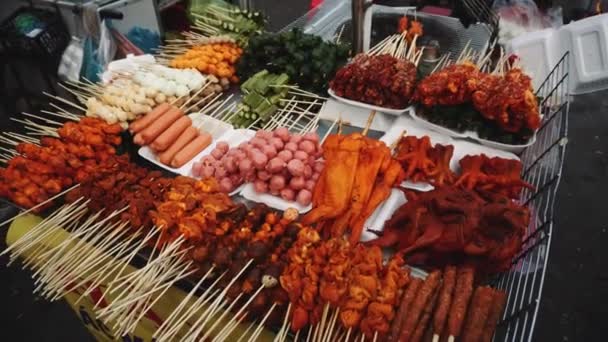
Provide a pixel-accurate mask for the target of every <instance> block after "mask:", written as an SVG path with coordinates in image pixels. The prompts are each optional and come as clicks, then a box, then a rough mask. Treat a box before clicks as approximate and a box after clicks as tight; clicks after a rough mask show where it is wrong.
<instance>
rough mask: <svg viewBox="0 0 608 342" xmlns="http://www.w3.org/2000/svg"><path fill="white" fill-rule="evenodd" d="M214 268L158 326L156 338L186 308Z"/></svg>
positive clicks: (211, 269)
mask: <svg viewBox="0 0 608 342" xmlns="http://www.w3.org/2000/svg"><path fill="white" fill-rule="evenodd" d="M213 270H214V267H211V268H210V269H209V270H208V271H207V272H206V273H205V274H204V275H203V277H202V278H201V279H200V280H199V281H198V283H196V285H195V286H194V287H193V288H192V290H191V291H190V292H189V293H188V295H187V296H186V297H185V298H184V299H183V300H182V301H181V302H180V303H179V305H178V306H177V307H176V308H175V309H174V310H173V311H171V314H169V316H168V317H167V318H166V319H165V320H164V321H163V323H162V324H161V325H160V326H159V327H158V329H156V331H155V332H154V334H153V335H152V337H154V338H156V337H158V336H159V335H160V334H161V332H162V331H163V329H164V328H165V327H166V326H168V324H170V322H172V321H173V319H175V317H177V315H178V314H179V313H180V312H181V311H182V310H183V309H184V307H185V306H186V305H187V303H188V302H189V301H190V299H191V298H192V297H193V296H194V293H195V292H196V290H197V289H198V288H199V287H200V286H201V285H202V284H203V282H204V281H205V280H206V279H207V277H209V275H210V274H211V273H212V272H213Z"/></svg>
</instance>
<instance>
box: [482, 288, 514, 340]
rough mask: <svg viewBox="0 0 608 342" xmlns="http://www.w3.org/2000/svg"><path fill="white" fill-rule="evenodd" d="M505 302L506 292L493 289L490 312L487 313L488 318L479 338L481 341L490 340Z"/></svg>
mask: <svg viewBox="0 0 608 342" xmlns="http://www.w3.org/2000/svg"><path fill="white" fill-rule="evenodd" d="M506 304H507V294H506V293H505V292H504V291H502V290H494V295H493V296H492V306H491V307H490V312H489V313H488V319H487V320H486V324H485V326H484V328H483V333H482V334H481V338H480V339H479V340H480V341H481V342H491V341H492V336H493V335H494V330H496V325H497V324H498V320H499V319H500V315H502V312H503V310H504V309H505V305H506Z"/></svg>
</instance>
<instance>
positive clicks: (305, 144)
mask: <svg viewBox="0 0 608 342" xmlns="http://www.w3.org/2000/svg"><path fill="white" fill-rule="evenodd" d="M298 147H299V148H300V150H302V151H304V152H306V153H308V154H310V155H314V154H315V152H316V151H317V147H316V146H315V144H314V143H313V142H312V141H309V140H303V141H301V142H300V144H298Z"/></svg>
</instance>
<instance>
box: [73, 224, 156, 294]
mask: <svg viewBox="0 0 608 342" xmlns="http://www.w3.org/2000/svg"><path fill="white" fill-rule="evenodd" d="M141 233H142V230H139V231H137V232H136V233H135V234H132V235H131V237H130V238H129V239H127V241H125V243H123V244H121V245H122V247H121V248H120V249H119V250H118V252H117V253H116V260H115V261H114V260H112V261H111V262H108V263H106V264H105V265H104V266H102V267H101V268H100V269H99V270H98V271H96V272H93V273H92V274H90V275H89V276H88V277H85V278H83V279H82V280H81V282H80V283H78V284H77V285H76V286H75V288H79V287H81V286H83V285H85V284H88V285H87V287H86V289H84V291H83V292H82V294H81V295H80V297H78V299H77V300H76V301H75V302H74V304H78V303H79V302H80V301H81V300H82V299H83V298H84V297H85V296H88V295H89V294H90V292H91V291H93V290H94V289H95V288H97V286H99V284H100V283H101V282H102V281H104V280H105V279H107V277H109V276H110V274H113V273H114V271H115V270H116V269H118V268H119V267H120V266H122V265H123V263H124V262H128V261H129V260H127V259H125V258H126V257H128V256H129V254H130V253H131V252H132V250H133V249H134V248H136V247H137V245H136V244H133V241H134V240H135V239H137V238H139V237H140V236H141ZM149 233H150V232H149ZM149 233H148V234H149Z"/></svg>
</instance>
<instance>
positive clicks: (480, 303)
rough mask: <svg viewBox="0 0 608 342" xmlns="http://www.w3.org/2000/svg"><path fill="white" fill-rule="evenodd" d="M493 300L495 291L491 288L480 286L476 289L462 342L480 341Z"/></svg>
mask: <svg viewBox="0 0 608 342" xmlns="http://www.w3.org/2000/svg"><path fill="white" fill-rule="evenodd" d="M493 298H494V290H492V288H491V287H488V286H479V287H477V288H476V289H475V293H474V294H473V299H472V300H471V305H470V310H469V314H468V317H467V321H466V324H465V326H464V329H463V331H462V338H461V341H462V342H478V341H479V339H480V338H481V335H482V333H483V330H484V326H485V324H486V321H487V320H488V314H489V313H490V307H491V306H492V299H493Z"/></svg>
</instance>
